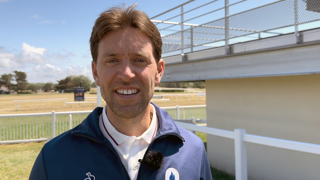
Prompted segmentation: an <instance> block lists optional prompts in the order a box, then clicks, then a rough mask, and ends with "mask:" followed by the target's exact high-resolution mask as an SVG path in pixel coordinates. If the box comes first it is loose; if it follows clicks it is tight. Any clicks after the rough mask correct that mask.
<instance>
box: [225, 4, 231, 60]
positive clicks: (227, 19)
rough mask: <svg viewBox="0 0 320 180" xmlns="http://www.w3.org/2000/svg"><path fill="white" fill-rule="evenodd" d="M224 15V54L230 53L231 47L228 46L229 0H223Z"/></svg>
mask: <svg viewBox="0 0 320 180" xmlns="http://www.w3.org/2000/svg"><path fill="white" fill-rule="evenodd" d="M224 12H225V15H224V18H225V29H224V30H225V32H224V34H225V54H226V55H228V54H231V49H230V46H229V0H225V9H224Z"/></svg>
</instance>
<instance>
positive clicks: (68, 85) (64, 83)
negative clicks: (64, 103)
mask: <svg viewBox="0 0 320 180" xmlns="http://www.w3.org/2000/svg"><path fill="white" fill-rule="evenodd" d="M73 87H74V85H73V83H72V80H71V77H70V76H68V77H66V78H65V79H61V80H58V84H56V85H55V89H56V90H57V91H60V92H61V91H62V90H63V91H65V92H72V91H73Z"/></svg>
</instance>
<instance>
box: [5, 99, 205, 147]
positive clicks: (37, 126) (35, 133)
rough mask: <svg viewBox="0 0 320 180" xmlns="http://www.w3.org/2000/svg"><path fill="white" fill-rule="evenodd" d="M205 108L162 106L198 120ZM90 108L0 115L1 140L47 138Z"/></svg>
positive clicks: (180, 116)
mask: <svg viewBox="0 0 320 180" xmlns="http://www.w3.org/2000/svg"><path fill="white" fill-rule="evenodd" d="M205 108H206V105H201V106H199V105H197V106H174V107H165V108H163V109H166V110H167V111H168V112H169V114H170V115H171V116H172V117H173V118H174V119H192V122H195V123H196V122H197V121H196V119H205ZM90 112H91V111H71V112H54V111H53V112H51V113H33V114H10V115H0V144H9V143H22V142H32V141H45V140H48V139H50V138H53V137H55V136H57V135H59V134H61V133H63V132H65V131H67V130H69V129H71V128H73V127H75V126H76V125H78V124H80V123H81V122H82V121H83V120H84V119H85V117H86V116H87V115H88V114H89V113H90ZM189 121H191V120H189ZM198 121H199V120H198ZM199 122H200V121H199ZM202 123H203V122H202Z"/></svg>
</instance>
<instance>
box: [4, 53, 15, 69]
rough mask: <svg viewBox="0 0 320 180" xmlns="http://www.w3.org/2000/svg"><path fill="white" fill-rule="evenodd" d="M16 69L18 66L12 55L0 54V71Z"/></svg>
mask: <svg viewBox="0 0 320 180" xmlns="http://www.w3.org/2000/svg"><path fill="white" fill-rule="evenodd" d="M17 67H19V64H18V63H16V62H15V55H14V54H11V53H1V52H0V69H2V68H4V69H10V68H17Z"/></svg>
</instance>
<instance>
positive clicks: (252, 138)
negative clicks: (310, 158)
mask: <svg viewBox="0 0 320 180" xmlns="http://www.w3.org/2000/svg"><path fill="white" fill-rule="evenodd" d="M176 124H178V125H180V126H182V127H184V128H186V129H189V130H192V131H197V132H202V133H206V134H209V135H214V136H220V137H224V138H229V139H233V140H234V146H235V166H236V173H235V174H236V180H247V179H248V176H247V150H246V143H254V144H260V145H265V146H272V147H277V148H283V149H288V150H294V151H300V152H306V153H312V154H317V155H320V145H319V144H309V143H303V142H297V141H289V140H283V139H275V138H269V137H263V136H256V135H251V134H246V131H245V130H244V129H235V130H234V131H227V130H221V129H215V128H210V127H202V126H197V125H193V124H188V123H182V122H176Z"/></svg>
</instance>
